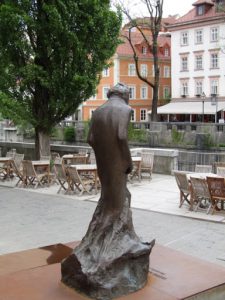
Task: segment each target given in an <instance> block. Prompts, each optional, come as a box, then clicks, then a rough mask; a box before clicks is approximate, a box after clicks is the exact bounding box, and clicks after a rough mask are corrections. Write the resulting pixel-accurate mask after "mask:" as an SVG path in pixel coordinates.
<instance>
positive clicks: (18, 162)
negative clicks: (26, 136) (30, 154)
mask: <svg viewBox="0 0 225 300" xmlns="http://www.w3.org/2000/svg"><path fill="white" fill-rule="evenodd" d="M23 159H24V154H19V153H15V156H14V160H13V162H12V172H13V173H14V174H15V175H16V176H17V177H18V181H17V183H16V186H18V185H19V183H23V167H22V161H23Z"/></svg>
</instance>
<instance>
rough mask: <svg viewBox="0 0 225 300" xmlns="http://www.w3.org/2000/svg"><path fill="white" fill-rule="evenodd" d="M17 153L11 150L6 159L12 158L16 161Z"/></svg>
mask: <svg viewBox="0 0 225 300" xmlns="http://www.w3.org/2000/svg"><path fill="white" fill-rule="evenodd" d="M15 154H16V152H15V151H13V150H10V151H8V152H6V157H12V158H13V159H14V157H15Z"/></svg>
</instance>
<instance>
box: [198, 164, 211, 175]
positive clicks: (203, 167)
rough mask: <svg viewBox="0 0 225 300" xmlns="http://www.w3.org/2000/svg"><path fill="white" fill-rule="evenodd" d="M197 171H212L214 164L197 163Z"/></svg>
mask: <svg viewBox="0 0 225 300" xmlns="http://www.w3.org/2000/svg"><path fill="white" fill-rule="evenodd" d="M195 172H196V173H212V165H195Z"/></svg>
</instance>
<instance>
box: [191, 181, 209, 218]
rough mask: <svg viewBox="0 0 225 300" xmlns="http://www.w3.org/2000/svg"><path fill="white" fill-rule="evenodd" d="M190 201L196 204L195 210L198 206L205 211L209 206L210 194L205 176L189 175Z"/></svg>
mask: <svg viewBox="0 0 225 300" xmlns="http://www.w3.org/2000/svg"><path fill="white" fill-rule="evenodd" d="M190 183H191V196H192V201H193V202H194V203H195V204H196V206H195V209H194V210H195V211H197V210H198V208H199V207H200V208H205V209H207V213H209V210H210V208H211V196H210V192H209V189H208V184H207V181H206V179H205V178H197V177H190Z"/></svg>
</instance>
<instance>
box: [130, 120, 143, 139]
mask: <svg viewBox="0 0 225 300" xmlns="http://www.w3.org/2000/svg"><path fill="white" fill-rule="evenodd" d="M128 140H129V141H131V142H147V134H146V130H145V129H135V128H133V125H132V124H131V123H130V124H129V127H128Z"/></svg>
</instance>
